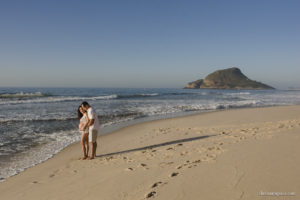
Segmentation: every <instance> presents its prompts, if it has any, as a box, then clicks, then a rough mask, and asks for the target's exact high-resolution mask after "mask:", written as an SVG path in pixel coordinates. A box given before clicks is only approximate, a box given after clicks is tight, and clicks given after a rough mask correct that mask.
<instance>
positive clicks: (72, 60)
mask: <svg viewBox="0 0 300 200" xmlns="http://www.w3.org/2000/svg"><path fill="white" fill-rule="evenodd" d="M299 8H300V1H296V0H295V1H292V0H259V1H256V0H236V1H231V0H219V1H218V0H206V1H202V0H182V1H178V0H119V1H117V0H105V1H102V0H97V1H92V0H87V1H83V0H69V1H67V0H59V1H56V0H49V1H47V0H42V1H41V0H38V1H30V0H27V1H23V0H20V1H17V0H10V1H0V30H1V31H0V87H134V88H182V87H183V86H184V85H185V84H186V83H187V82H190V81H194V80H197V79H200V78H204V77H205V76H206V75H208V74H209V73H211V72H213V71H215V70H218V69H225V68H229V67H238V68H240V69H241V70H242V72H243V73H244V74H245V75H247V76H248V77H249V78H250V79H253V80H257V81H261V82H264V83H267V84H269V85H272V86H274V87H277V88H280V89H285V88H288V87H299V88H300V78H299V75H300V23H299V21H300V12H299Z"/></svg>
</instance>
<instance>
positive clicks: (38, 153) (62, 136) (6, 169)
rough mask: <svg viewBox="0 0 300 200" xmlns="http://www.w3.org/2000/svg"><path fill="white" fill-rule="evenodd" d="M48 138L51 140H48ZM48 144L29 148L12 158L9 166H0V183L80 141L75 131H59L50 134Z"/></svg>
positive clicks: (78, 134) (4, 164)
mask: <svg viewBox="0 0 300 200" xmlns="http://www.w3.org/2000/svg"><path fill="white" fill-rule="evenodd" d="M49 138H50V139H51V140H49ZM44 139H46V140H48V142H47V143H46V144H44V145H41V146H37V147H35V148H31V149H30V150H29V151H27V152H26V153H22V154H18V155H15V156H13V157H12V159H11V161H10V162H9V165H6V163H0V164H1V170H0V181H1V179H2V181H3V180H4V179H6V178H8V177H10V176H13V175H16V174H18V173H19V172H21V171H23V170H25V169H26V168H28V167H32V166H34V165H36V164H38V163H41V162H43V161H45V160H48V159H49V158H51V157H52V156H53V155H54V154H57V153H58V152H60V151H61V150H62V149H63V148H65V147H66V146H68V145H70V144H72V143H74V142H77V141H79V140H80V133H79V132H78V131H77V130H73V131H61V132H56V133H52V134H51V135H50V136H48V137H47V138H44Z"/></svg>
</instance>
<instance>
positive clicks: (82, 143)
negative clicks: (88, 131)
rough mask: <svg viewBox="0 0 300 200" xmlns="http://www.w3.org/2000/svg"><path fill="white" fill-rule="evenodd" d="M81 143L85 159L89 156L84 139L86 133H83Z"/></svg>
mask: <svg viewBox="0 0 300 200" xmlns="http://www.w3.org/2000/svg"><path fill="white" fill-rule="evenodd" d="M80 144H81V148H82V152H83V157H82V158H81V159H82V160H84V159H86V158H87V155H86V148H85V141H84V133H83V134H81V140H80Z"/></svg>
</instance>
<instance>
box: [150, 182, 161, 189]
mask: <svg viewBox="0 0 300 200" xmlns="http://www.w3.org/2000/svg"><path fill="white" fill-rule="evenodd" d="M160 184H162V182H161V181H158V182H156V183H154V184H153V185H152V186H151V188H156V187H157V186H159V185H160Z"/></svg>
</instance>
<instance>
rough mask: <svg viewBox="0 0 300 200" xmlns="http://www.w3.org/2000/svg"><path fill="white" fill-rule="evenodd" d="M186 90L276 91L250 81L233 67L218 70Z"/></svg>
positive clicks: (188, 85)
mask: <svg viewBox="0 0 300 200" xmlns="http://www.w3.org/2000/svg"><path fill="white" fill-rule="evenodd" d="M184 89H247V90H265V89H269V90H270V89H275V88H273V87H271V86H269V85H266V84H264V83H261V82H257V81H253V80H250V79H249V78H248V77H247V76H245V75H244V74H243V73H242V72H241V70H240V69H239V68H236V67H232V68H228V69H223V70H217V71H215V72H213V73H211V74H209V75H208V76H206V77H205V79H199V80H197V81H193V82H190V83H188V84H187V85H186V86H185V87H184Z"/></svg>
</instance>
